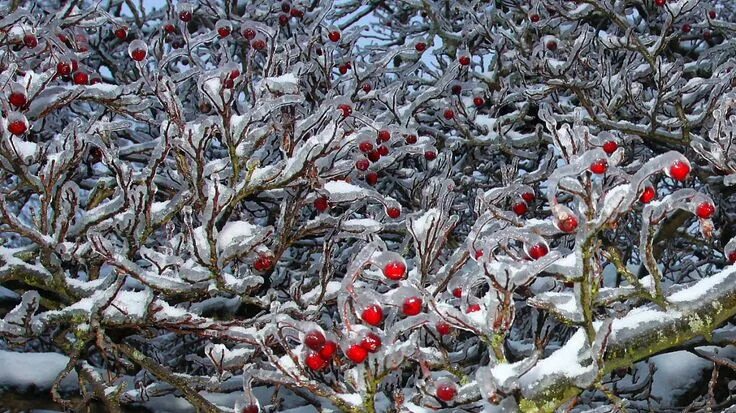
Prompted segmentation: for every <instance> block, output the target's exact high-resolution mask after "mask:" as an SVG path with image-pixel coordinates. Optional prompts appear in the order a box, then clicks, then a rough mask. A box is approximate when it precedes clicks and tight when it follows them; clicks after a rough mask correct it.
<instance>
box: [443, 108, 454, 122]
mask: <svg viewBox="0 0 736 413" xmlns="http://www.w3.org/2000/svg"><path fill="white" fill-rule="evenodd" d="M443 115H444V117H445V119H447V120H452V119H454V118H455V111H454V110H452V109H445V113H443Z"/></svg>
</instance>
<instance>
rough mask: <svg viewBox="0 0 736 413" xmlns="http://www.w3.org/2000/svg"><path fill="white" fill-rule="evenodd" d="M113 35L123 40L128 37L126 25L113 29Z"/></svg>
mask: <svg viewBox="0 0 736 413" xmlns="http://www.w3.org/2000/svg"><path fill="white" fill-rule="evenodd" d="M115 37H117V38H118V39H120V40H125V39H127V38H128V28H127V27H118V28H117V29H115Z"/></svg>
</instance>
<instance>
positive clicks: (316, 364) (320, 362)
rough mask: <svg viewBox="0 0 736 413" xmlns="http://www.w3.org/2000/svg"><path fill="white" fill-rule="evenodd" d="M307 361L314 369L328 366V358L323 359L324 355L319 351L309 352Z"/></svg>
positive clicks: (308, 365)
mask: <svg viewBox="0 0 736 413" xmlns="http://www.w3.org/2000/svg"><path fill="white" fill-rule="evenodd" d="M305 362H306V363H307V367H309V368H310V369H312V370H314V371H319V370H322V369H323V368H325V367H326V366H327V360H325V359H323V358H322V356H320V355H319V354H317V353H311V352H310V353H309V354H307V357H306V359H305Z"/></svg>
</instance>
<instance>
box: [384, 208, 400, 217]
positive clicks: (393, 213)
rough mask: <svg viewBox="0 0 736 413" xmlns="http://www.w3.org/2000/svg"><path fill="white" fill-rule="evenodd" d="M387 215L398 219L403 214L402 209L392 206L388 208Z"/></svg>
mask: <svg viewBox="0 0 736 413" xmlns="http://www.w3.org/2000/svg"><path fill="white" fill-rule="evenodd" d="M386 215H388V216H389V217H390V218H393V219H396V218H398V217H400V216H401V210H400V209H399V208H396V207H391V208H388V209H387V210H386Z"/></svg>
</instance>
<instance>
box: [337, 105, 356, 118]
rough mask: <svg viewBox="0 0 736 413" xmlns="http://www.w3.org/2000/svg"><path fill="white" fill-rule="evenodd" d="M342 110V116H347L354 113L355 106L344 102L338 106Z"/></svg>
mask: <svg viewBox="0 0 736 413" xmlns="http://www.w3.org/2000/svg"><path fill="white" fill-rule="evenodd" d="M337 108H338V109H340V110H341V111H342V117H343V118H347V117H348V116H350V115H352V114H353V108H352V107H351V106H350V105H348V104H347V103H343V104H341V105H340V106H338V107H337Z"/></svg>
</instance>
